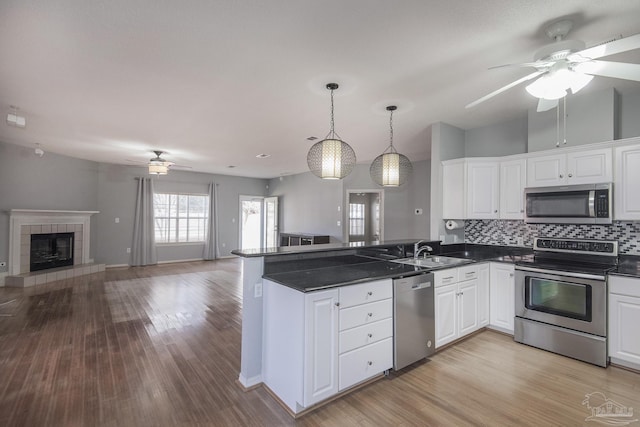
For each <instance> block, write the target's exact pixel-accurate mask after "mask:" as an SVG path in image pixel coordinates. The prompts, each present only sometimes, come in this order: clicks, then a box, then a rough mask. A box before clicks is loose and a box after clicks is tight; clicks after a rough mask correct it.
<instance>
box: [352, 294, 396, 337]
mask: <svg viewBox="0 0 640 427" xmlns="http://www.w3.org/2000/svg"><path fill="white" fill-rule="evenodd" d="M392 314H393V303H392V300H391V298H388V299H385V300H382V301H376V302H372V303H369V304H362V305H357V306H355V307H349V308H344V309H342V310H340V330H341V331H344V330H346V329H350V328H354V327H356V326H362V325H366V324H369V323H373V322H377V321H378V320H383V319H386V318H388V317H391V315H392Z"/></svg>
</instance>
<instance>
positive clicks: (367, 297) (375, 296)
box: [340, 280, 393, 308]
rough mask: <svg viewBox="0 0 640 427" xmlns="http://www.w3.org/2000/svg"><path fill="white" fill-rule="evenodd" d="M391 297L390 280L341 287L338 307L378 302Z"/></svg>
mask: <svg viewBox="0 0 640 427" xmlns="http://www.w3.org/2000/svg"><path fill="white" fill-rule="evenodd" d="M392 295H393V288H392V287H391V280H376V281H374V282H368V283H362V284H360V285H351V286H343V287H341V288H340V307H341V308H347V307H352V306H354V305H359V304H364V303H367V302H373V301H380V300H383V299H387V298H391V296H392Z"/></svg>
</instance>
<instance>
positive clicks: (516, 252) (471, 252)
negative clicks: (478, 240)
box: [441, 243, 533, 263]
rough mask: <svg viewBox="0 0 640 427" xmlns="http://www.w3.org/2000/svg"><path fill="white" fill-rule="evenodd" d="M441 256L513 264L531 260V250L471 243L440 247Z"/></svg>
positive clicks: (521, 247) (520, 247)
mask: <svg viewBox="0 0 640 427" xmlns="http://www.w3.org/2000/svg"><path fill="white" fill-rule="evenodd" d="M441 255H445V256H450V257H454V258H467V259H472V260H474V261H476V262H480V261H496V262H506V263H515V262H519V261H527V260H531V259H532V258H533V249H531V248H529V247H523V246H494V245H478V244H472V243H457V244H452V245H442V247H441Z"/></svg>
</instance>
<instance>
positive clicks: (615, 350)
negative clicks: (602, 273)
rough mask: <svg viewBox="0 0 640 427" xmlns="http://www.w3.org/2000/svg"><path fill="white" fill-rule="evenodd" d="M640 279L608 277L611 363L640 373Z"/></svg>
mask: <svg viewBox="0 0 640 427" xmlns="http://www.w3.org/2000/svg"><path fill="white" fill-rule="evenodd" d="M638 325H640V279H638V278H632V277H622V276H609V337H608V338H609V357H610V358H611V363H615V364H618V365H623V366H627V367H629V368H633V369H640V334H639V333H638Z"/></svg>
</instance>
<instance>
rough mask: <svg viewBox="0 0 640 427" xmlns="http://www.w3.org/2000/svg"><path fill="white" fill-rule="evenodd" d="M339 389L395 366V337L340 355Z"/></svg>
mask: <svg viewBox="0 0 640 427" xmlns="http://www.w3.org/2000/svg"><path fill="white" fill-rule="evenodd" d="M338 366H339V371H340V374H339V378H340V379H339V380H338V390H340V391H342V390H344V389H345V388H348V387H351V386H352V385H355V384H358V383H359V382H362V381H364V380H366V379H368V378H371V377H373V376H375V375H377V374H380V373H381V372H384V371H386V370H387V369H391V367H392V366H393V339H392V338H387V339H384V340H382V341H378V342H376V343H373V344H370V345H367V346H365V347H361V348H359V349H356V350H353V351H350V352H348V353H344V354H342V355H340V362H339V365H338Z"/></svg>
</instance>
